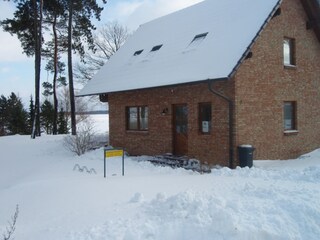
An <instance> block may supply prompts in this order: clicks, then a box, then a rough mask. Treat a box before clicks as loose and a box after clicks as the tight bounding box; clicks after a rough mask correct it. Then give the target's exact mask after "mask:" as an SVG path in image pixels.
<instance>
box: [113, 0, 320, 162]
mask: <svg viewBox="0 0 320 240" xmlns="http://www.w3.org/2000/svg"><path fill="white" fill-rule="evenodd" d="M281 8H282V13H281V15H280V16H277V17H275V18H273V19H272V20H271V22H270V23H269V24H268V25H267V27H266V29H265V30H264V31H263V32H262V34H261V36H260V37H259V38H258V40H257V42H256V43H255V44H254V46H253V48H252V52H253V57H252V58H250V59H247V60H245V61H244V62H243V64H242V65H241V66H240V68H239V69H238V71H237V73H236V75H235V77H234V78H233V79H232V81H231V80H229V81H228V82H220V83H217V84H215V88H217V89H219V90H220V91H222V92H225V94H226V95H228V96H229V97H232V98H233V99H234V100H235V125H234V126H235V132H236V134H235V146H238V145H240V144H252V145H253V146H254V147H255V148H256V151H255V153H254V158H255V159H288V158H294V157H297V156H298V155H300V154H303V153H305V152H308V151H311V150H313V149H315V148H319V147H320V43H319V41H318V40H317V38H316V36H315V34H314V32H313V31H312V30H306V19H307V16H306V14H305V11H304V9H303V7H302V5H301V4H300V1H299V0H284V1H283V4H282V6H281ZM284 37H290V38H294V39H295V45H296V67H295V68H292V69H286V68H284V66H283V38H284ZM234 94H235V95H234ZM284 101H296V102H297V126H298V133H296V134H289V135H286V134H285V133H284V129H283V102H284ZM201 102H211V103H212V117H213V119H212V126H213V129H212V132H211V134H210V135H202V134H200V133H199V129H198V104H199V103H201ZM182 103H187V104H188V107H189V119H188V124H189V141H188V155H189V157H194V158H197V159H199V160H201V161H203V162H208V163H210V164H213V165H214V164H220V165H225V166H227V165H228V159H229V155H228V154H229V149H228V140H229V135H228V104H227V102H226V101H225V100H222V99H221V98H219V97H216V96H214V95H213V94H212V93H211V92H210V91H209V90H208V85H207V84H206V83H199V84H194V85H184V86H179V87H165V88H157V89H149V90H140V91H130V92H124V93H113V94H109V111H110V142H111V144H112V145H113V146H116V147H125V148H126V149H127V151H128V152H129V153H130V154H132V155H141V154H146V155H154V154H162V153H171V152H172V151H173V143H172V138H173V135H172V105H173V104H182ZM139 105H148V107H149V131H148V132H133V131H127V130H126V120H125V115H126V114H125V108H126V106H139ZM165 108H168V109H169V113H168V114H167V115H165V116H162V115H161V112H162V110H163V109H165ZM234 150H235V153H236V152H237V149H234ZM235 155H237V154H235Z"/></svg>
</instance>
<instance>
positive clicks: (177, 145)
mask: <svg viewBox="0 0 320 240" xmlns="http://www.w3.org/2000/svg"><path fill="white" fill-rule="evenodd" d="M173 154H174V155H177V156H184V155H187V154H188V106H187V104H179V105H173Z"/></svg>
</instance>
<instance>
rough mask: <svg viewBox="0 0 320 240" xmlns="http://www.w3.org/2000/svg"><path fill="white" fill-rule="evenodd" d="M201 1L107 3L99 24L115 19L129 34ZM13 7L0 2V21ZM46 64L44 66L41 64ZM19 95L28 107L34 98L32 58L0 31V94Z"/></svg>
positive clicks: (122, 0)
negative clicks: (158, 18)
mask: <svg viewBox="0 0 320 240" xmlns="http://www.w3.org/2000/svg"><path fill="white" fill-rule="evenodd" d="M201 1H202V0H108V3H107V4H106V5H105V9H104V11H103V12H102V19H101V22H99V23H97V27H98V28H99V26H101V25H102V24H104V23H106V22H108V21H114V20H117V21H119V22H120V23H122V24H123V25H124V26H127V27H128V28H129V29H130V30H131V31H134V30H135V29H137V28H138V27H139V25H141V24H143V23H145V22H148V21H151V20H152V19H155V18H157V17H160V16H163V15H166V14H169V13H171V12H174V11H177V10H179V9H182V8H185V7H187V6H190V5H193V4H195V3H198V2H201ZM14 7H15V6H14V4H13V3H12V1H11V2H7V1H1V0H0V20H4V19H6V18H12V16H13V12H14V10H15V9H14ZM43 65H45V63H43ZM41 78H42V79H41V81H42V82H44V81H47V78H48V81H51V79H52V77H51V76H48V75H47V73H46V72H45V71H44V70H42V77H41ZM11 92H15V93H16V94H18V95H19V96H20V97H21V98H22V99H23V101H24V103H25V104H28V101H29V99H30V96H31V95H34V59H33V58H27V57H26V56H25V55H23V54H22V48H21V47H20V42H19V41H18V39H17V38H16V37H15V36H11V35H10V34H8V33H6V32H3V31H2V28H0V95H2V94H3V95H4V96H6V97H7V96H9V95H10V93H11ZM26 107H27V106H26Z"/></svg>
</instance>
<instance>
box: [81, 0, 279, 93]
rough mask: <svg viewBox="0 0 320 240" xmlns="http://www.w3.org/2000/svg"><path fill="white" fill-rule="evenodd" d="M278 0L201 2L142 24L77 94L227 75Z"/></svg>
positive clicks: (169, 83)
mask: <svg viewBox="0 0 320 240" xmlns="http://www.w3.org/2000/svg"><path fill="white" fill-rule="evenodd" d="M280 2H281V0H237V1H235V0H223V1H221V0H207V1H203V2H201V3H198V4H196V5H193V6H191V7H188V8H185V9H183V10H180V11H177V12H175V13H172V14H169V15H167V16H164V17H161V18H158V19H156V20H153V21H151V22H148V23H146V24H143V25H142V26H140V27H139V28H138V30H137V31H136V32H135V33H134V34H133V35H132V36H131V37H130V38H129V39H128V40H127V42H126V43H125V44H124V45H123V46H122V47H121V48H120V50H119V51H118V52H117V53H116V54H115V55H114V56H113V57H112V58H111V59H110V60H109V61H108V62H107V63H106V64H105V65H104V66H103V67H102V69H101V70H100V71H99V72H98V73H97V74H96V75H95V76H94V77H93V79H92V80H91V81H90V82H89V83H88V84H87V85H86V86H85V87H84V88H83V89H82V90H81V92H80V94H79V95H80V96H83V95H93V94H101V93H110V92H119V91H126V90H134V89H143V88H152V87H159V86H168V85H176V84H182V83H189V82H197V81H203V80H207V79H219V78H226V77H228V76H229V75H230V74H231V72H232V70H233V69H234V68H235V66H236V65H237V63H238V62H239V60H240V59H241V57H242V55H243V54H244V52H245V51H246V49H247V48H248V47H249V46H250V44H251V42H252V41H253V39H254V38H255V36H256V35H257V33H258V32H259V31H260V29H261V27H262V26H263V25H264V23H265V22H266V20H267V19H268V17H269V15H270V14H271V13H272V12H273V10H274V8H275V7H276V6H277V4H279V3H280Z"/></svg>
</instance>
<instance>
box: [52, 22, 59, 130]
mask: <svg viewBox="0 0 320 240" xmlns="http://www.w3.org/2000/svg"><path fill="white" fill-rule="evenodd" d="M56 26H57V16H55V17H54V21H53V24H52V31H53V35H54V63H53V64H54V75H53V109H54V111H53V129H52V133H53V135H57V119H58V99H57V75H58V36H57V29H56Z"/></svg>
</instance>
